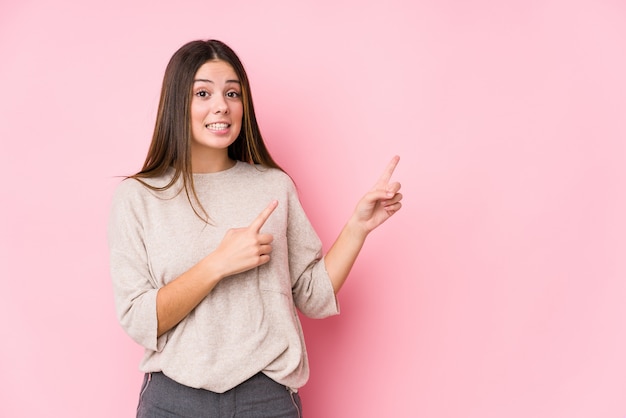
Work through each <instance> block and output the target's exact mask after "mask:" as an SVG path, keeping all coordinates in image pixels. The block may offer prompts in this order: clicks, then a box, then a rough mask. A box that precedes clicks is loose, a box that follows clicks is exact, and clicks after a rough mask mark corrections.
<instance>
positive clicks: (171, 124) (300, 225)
mask: <svg viewBox="0 0 626 418" xmlns="http://www.w3.org/2000/svg"><path fill="white" fill-rule="evenodd" d="M398 160H399V159H398V157H394V158H393V159H392V161H391V162H390V163H389V165H388V167H387V168H386V170H385V171H384V173H383V175H382V177H381V178H380V179H379V181H378V182H377V183H376V185H375V186H374V188H373V189H372V190H371V191H370V192H368V193H367V194H365V196H364V197H363V198H362V199H361V200H360V201H359V202H358V204H357V206H356V209H355V211H354V213H353V214H352V216H351V217H350V218H349V220H348V221H347V223H346V225H345V227H344V228H343V230H342V231H341V233H340V234H339V236H338V238H337V240H336V242H335V243H334V244H333V246H332V247H331V248H330V250H329V251H328V252H327V253H326V254H325V255H323V254H322V245H321V242H320V240H319V238H318V236H317V235H316V233H315V231H314V230H313V228H312V226H311V224H310V223H309V221H308V219H307V217H306V215H305V212H304V211H303V209H302V207H301V205H300V202H299V200H298V195H297V193H296V189H295V187H294V184H293V182H292V181H291V179H290V178H289V176H288V175H286V174H285V173H284V172H283V171H282V170H281V169H280V167H279V166H278V165H277V164H276V163H275V162H274V160H273V159H272V157H271V156H270V153H269V152H268V150H267V148H266V146H265V144H264V142H263V138H262V136H261V133H260V131H259V127H258V125H257V121H256V117H255V114H254V107H253V104H252V96H251V93H250V85H249V82H248V77H247V75H246V72H245V70H244V68H243V66H242V64H241V62H240V60H239V58H238V57H237V56H236V54H235V53H234V52H233V51H232V50H231V49H230V48H229V47H228V46H226V45H225V44H224V43H222V42H219V41H215V40H210V41H193V42H190V43H188V44H186V45H184V46H183V47H181V48H180V49H179V50H178V51H177V52H176V53H175V54H174V55H173V57H172V58H171V60H170V62H169V64H168V66H167V69H166V71H165V76H164V80H163V86H162V92H161V98H160V103H159V109H158V114H157V120H156V126H155V129H154V135H153V137H152V143H151V145H150V149H149V151H148V155H147V157H146V160H145V163H144V166H143V168H142V170H141V171H140V172H139V173H137V174H135V175H134V176H131V177H130V178H128V179H126V180H124V181H122V182H121V183H120V185H119V186H118V188H117V190H116V193H115V196H114V198H113V203H112V210H111V218H110V224H109V246H110V260H111V275H112V279H113V287H114V295H115V304H116V310H117V315H118V318H119V321H120V323H121V325H122V327H123V328H124V330H125V331H126V332H127V333H128V334H129V335H130V337H132V338H133V339H134V340H135V341H136V342H137V343H139V344H140V345H142V346H143V347H144V348H145V354H144V357H143V360H142V362H141V366H140V368H141V370H142V371H144V372H145V373H146V374H145V378H144V382H143V385H142V388H141V394H140V399H139V406H138V410H137V416H138V417H151V418H153V417H201V416H203V417H204V416H206V417H226V416H229V417H230V416H236V417H251V418H252V417H254V418H262V417H286V418H287V417H301V404H300V398H299V396H298V393H297V390H298V388H300V387H301V386H302V385H304V383H305V382H306V381H307V379H308V376H309V366H308V362H307V356H306V349H305V344H304V339H303V334H302V328H301V326H300V322H299V320H298V315H297V313H296V310H299V311H301V312H302V313H303V314H305V315H307V316H310V317H313V318H322V317H326V316H329V315H334V314H337V313H338V312H339V308H338V304H337V301H336V294H337V292H338V291H339V289H340V288H341V286H342V284H343V283H344V281H345V280H346V277H347V276H348V273H349V271H350V269H351V267H352V265H353V263H354V261H355V259H356V257H357V255H358V253H359V251H360V249H361V247H362V245H363V242H364V240H365V238H366V237H367V235H368V234H369V232H371V231H372V230H373V229H374V228H376V227H377V226H379V225H380V224H382V223H383V222H384V221H385V220H387V219H388V218H389V217H390V216H392V215H393V214H394V213H395V212H397V211H398V210H399V209H400V207H401V203H400V200H401V199H402V195H401V194H400V193H399V189H400V184H399V183H397V182H390V179H391V175H392V173H393V171H394V168H395V166H396V164H397V163H398Z"/></svg>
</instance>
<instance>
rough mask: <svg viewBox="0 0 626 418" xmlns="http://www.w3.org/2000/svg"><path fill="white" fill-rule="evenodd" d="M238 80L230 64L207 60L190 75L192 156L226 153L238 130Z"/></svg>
mask: <svg viewBox="0 0 626 418" xmlns="http://www.w3.org/2000/svg"><path fill="white" fill-rule="evenodd" d="M242 116H243V102H242V98H241V83H240V82H239V78H238V77H237V74H236V73H235V70H233V67H231V66H230V64H228V63H226V62H224V61H218V60H215V61H208V62H206V63H204V64H203V65H202V67H200V68H199V69H198V72H197V73H196V75H195V77H194V82H193V90H192V99H191V134H192V144H191V153H192V159H193V157H194V155H196V156H197V157H198V156H199V154H200V155H206V156H209V155H213V156H217V155H220V156H223V155H228V146H229V145H231V144H232V143H233V142H235V140H236V139H237V136H238V135H239V131H240V130H241V119H242Z"/></svg>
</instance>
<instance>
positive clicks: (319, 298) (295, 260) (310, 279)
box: [287, 183, 339, 318]
mask: <svg viewBox="0 0 626 418" xmlns="http://www.w3.org/2000/svg"><path fill="white" fill-rule="evenodd" d="M287 245H288V251H289V269H290V274H291V278H292V293H293V299H294V303H295V305H296V307H297V308H298V309H299V310H300V311H301V312H302V313H303V314H304V315H306V316H308V317H310V318H325V317H328V316H331V315H336V314H338V313H339V304H338V302H337V299H336V297H335V292H334V290H333V286H332V282H331V280H330V277H329V276H328V272H327V271H326V266H325V264H324V260H323V258H322V242H321V240H320V239H319V237H318V235H317V233H316V232H315V230H314V229H313V226H312V225H311V222H310V221H309V219H308V218H307V216H306V213H305V212H304V209H303V208H302V205H301V203H300V200H299V198H298V194H297V192H296V189H295V186H294V185H293V183H290V190H289V214H288V222H287Z"/></svg>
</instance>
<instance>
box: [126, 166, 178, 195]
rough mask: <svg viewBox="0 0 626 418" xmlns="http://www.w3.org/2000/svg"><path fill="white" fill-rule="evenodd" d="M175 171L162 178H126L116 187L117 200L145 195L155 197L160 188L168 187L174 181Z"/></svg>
mask: <svg viewBox="0 0 626 418" xmlns="http://www.w3.org/2000/svg"><path fill="white" fill-rule="evenodd" d="M172 175H173V170H169V171H167V172H166V173H165V174H163V175H161V176H155V177H146V178H143V177H138V176H128V177H124V178H123V179H122V180H121V181H120V182H119V183H118V185H117V186H116V189H115V196H116V198H126V199H127V198H132V197H135V198H136V197H140V196H144V195H154V194H155V192H158V191H159V188H163V187H165V186H167V185H168V184H169V183H170V182H171V180H172Z"/></svg>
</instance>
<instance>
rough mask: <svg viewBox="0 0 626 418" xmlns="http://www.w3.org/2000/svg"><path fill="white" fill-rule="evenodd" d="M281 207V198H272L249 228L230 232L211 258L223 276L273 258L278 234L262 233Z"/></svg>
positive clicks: (213, 265) (250, 267)
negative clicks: (275, 238) (277, 199)
mask: <svg viewBox="0 0 626 418" xmlns="http://www.w3.org/2000/svg"><path fill="white" fill-rule="evenodd" d="M277 206H278V201H276V200H274V201H272V202H271V203H270V204H269V205H268V206H267V207H266V208H265V209H264V210H263V212H261V213H260V214H259V216H257V218H256V219H255V220H254V221H252V223H251V224H250V225H249V226H248V227H246V228H232V229H229V230H228V231H227V232H226V234H225V235H224V238H223V239H222V242H221V243H220V245H219V246H218V247H217V249H216V250H215V251H214V252H213V253H211V254H210V256H209V257H207V258H210V259H211V260H210V261H209V260H207V261H208V262H210V263H211V264H212V269H213V270H214V271H216V270H217V273H218V275H219V277H220V279H223V278H224V277H227V276H232V275H233V274H237V273H242V272H244V271H247V270H250V269H253V268H255V267H258V266H260V265H263V264H265V263H267V262H268V261H270V253H271V252H272V245H271V244H272V241H273V240H274V237H273V236H272V235H271V234H262V233H261V228H262V227H263V225H265V222H266V221H267V219H268V218H269V217H270V215H271V214H272V212H274V209H276V207H277Z"/></svg>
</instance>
